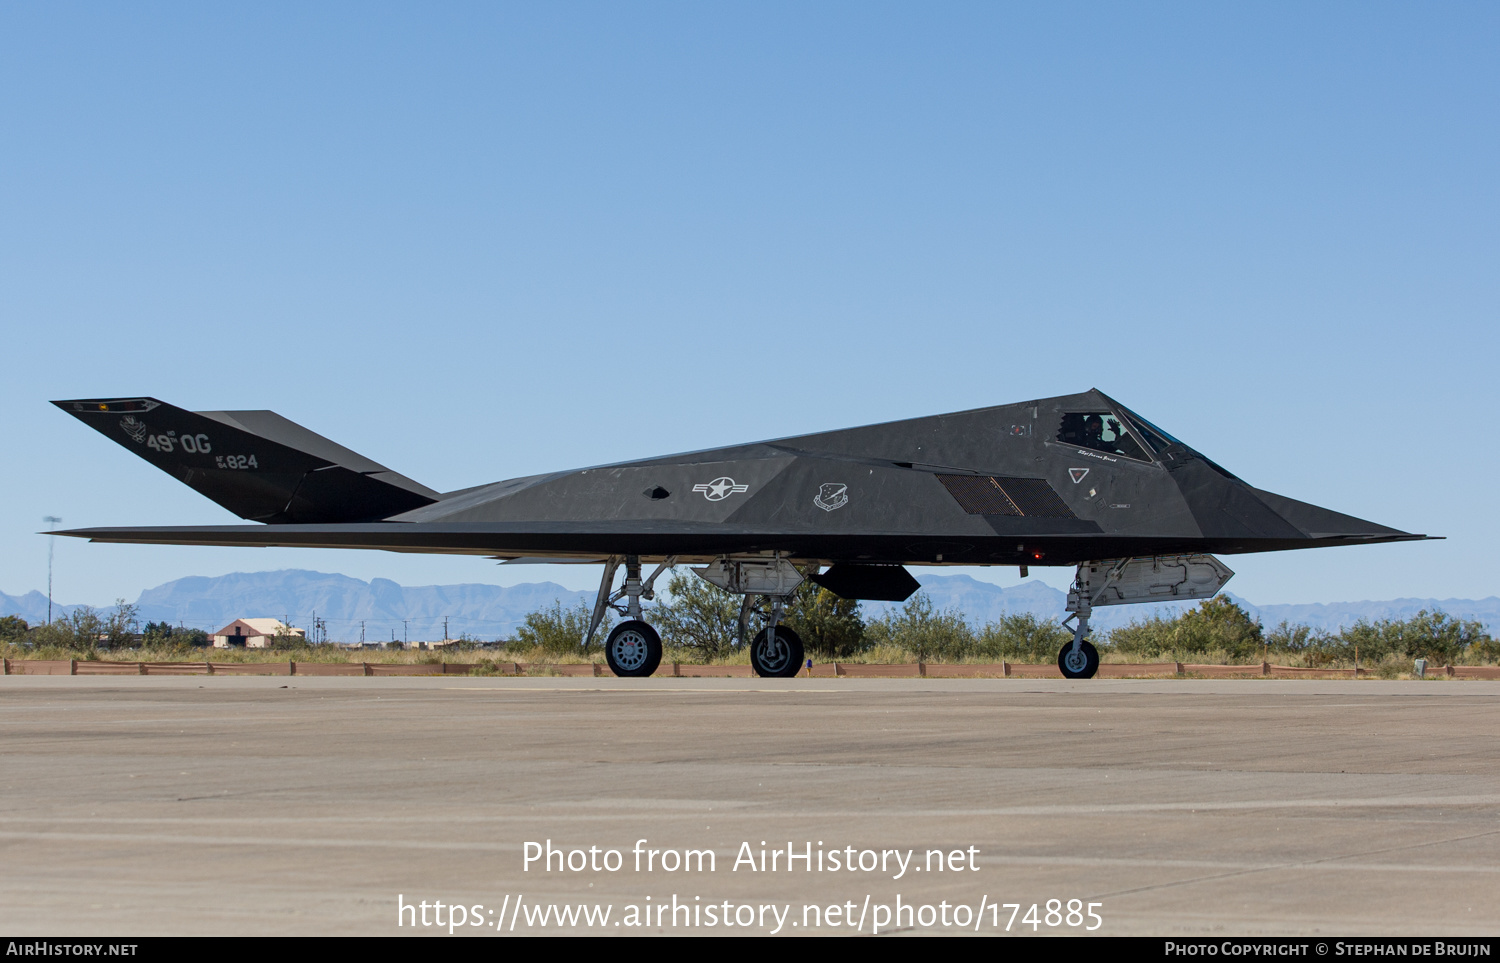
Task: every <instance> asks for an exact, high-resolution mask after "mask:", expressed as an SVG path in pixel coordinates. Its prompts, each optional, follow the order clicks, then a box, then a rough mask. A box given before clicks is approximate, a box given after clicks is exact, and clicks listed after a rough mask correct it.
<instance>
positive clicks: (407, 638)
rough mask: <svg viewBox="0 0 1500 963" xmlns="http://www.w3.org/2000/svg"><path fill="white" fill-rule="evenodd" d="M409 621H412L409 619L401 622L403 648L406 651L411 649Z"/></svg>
mask: <svg viewBox="0 0 1500 963" xmlns="http://www.w3.org/2000/svg"><path fill="white" fill-rule="evenodd" d="M408 621H410V620H409V619H402V620H401V647H402V648H404V649H409V648H411V633H410V632H408V631H406V623H407V622H408Z"/></svg>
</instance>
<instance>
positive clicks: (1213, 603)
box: [1104, 595, 1263, 659]
mask: <svg viewBox="0 0 1500 963" xmlns="http://www.w3.org/2000/svg"><path fill="white" fill-rule="evenodd" d="M1104 641H1105V642H1106V643H1107V644H1108V645H1110V646H1113V647H1114V648H1116V649H1117V650H1119V651H1121V652H1125V653H1127V654H1130V655H1138V656H1144V657H1147V658H1157V657H1160V656H1161V655H1163V654H1165V653H1168V652H1173V653H1179V654H1187V655H1195V654H1200V653H1207V652H1209V651H1219V652H1223V653H1226V654H1227V655H1228V657H1229V658H1231V659H1243V658H1247V657H1249V656H1252V655H1258V654H1260V652H1261V646H1262V642H1263V638H1262V634H1261V627H1260V623H1259V622H1257V621H1255V620H1254V619H1252V618H1251V617H1250V616H1249V614H1248V613H1247V612H1246V611H1245V610H1244V609H1242V608H1240V607H1239V606H1238V605H1236V604H1235V603H1234V602H1232V601H1231V600H1229V599H1228V598H1225V597H1224V596H1222V595H1220V596H1217V597H1215V598H1211V599H1208V600H1207V601H1205V602H1202V603H1200V604H1199V605H1196V606H1194V607H1193V608H1191V609H1188V610H1187V611H1186V612H1183V613H1182V614H1181V615H1179V616H1177V617H1176V618H1172V619H1167V618H1163V617H1161V616H1159V615H1157V616H1153V617H1152V618H1150V619H1144V620H1137V621H1132V622H1131V623H1130V624H1129V625H1125V626H1122V627H1120V628H1118V629H1115V630H1114V631H1112V632H1110V633H1109V635H1108V637H1107V638H1106V639H1105V640H1104Z"/></svg>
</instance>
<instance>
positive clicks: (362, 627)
mask: <svg viewBox="0 0 1500 963" xmlns="http://www.w3.org/2000/svg"><path fill="white" fill-rule="evenodd" d="M364 645H365V620H364V619H360V620H359V646H360V648H364Z"/></svg>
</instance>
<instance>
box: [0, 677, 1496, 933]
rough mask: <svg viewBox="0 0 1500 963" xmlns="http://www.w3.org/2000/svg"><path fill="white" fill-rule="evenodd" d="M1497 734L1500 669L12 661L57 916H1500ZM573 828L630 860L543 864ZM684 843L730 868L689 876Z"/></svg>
mask: <svg viewBox="0 0 1500 963" xmlns="http://www.w3.org/2000/svg"><path fill="white" fill-rule="evenodd" d="M1497 736H1500V685H1497V684H1495V683H1491V682H1461V681H1430V682H1380V681H1360V682H1354V681H1323V682H1317V681H1300V680H1297V681H1292V680H1289V681H1280V680H1244V681H1231V680H1224V681H1199V680H1163V681H1147V680H1095V681H1090V682H1063V681H1043V680H1016V679H996V680H956V679H955V680H920V679H909V680H907V679H902V680H894V679H893V680H876V679H869V680H854V679H795V680H775V681H772V680H728V679H644V680H621V679H505V678H489V679H486V678H466V677H442V678H353V679H348V678H302V677H290V678H287V677H202V676H199V677H177V678H162V677H150V676H147V677H142V678H123V679H122V678H88V677H81V678H74V677H46V676H8V677H3V678H0V805H3V812H4V820H3V823H0V866H3V870H4V871H3V872H0V906H3V907H4V910H3V914H4V917H3V918H4V919H5V920H6V923H7V924H8V925H7V927H6V928H7V929H8V930H9V931H10V932H11V933H13V934H26V935H35V936H64V935H89V934H93V935H154V934H234V935H258V934H265V935H292V934H322V935H338V934H356V935H385V934H389V935H400V934H414V935H429V936H432V935H439V934H441V935H443V936H447V935H448V923H450V922H451V921H452V920H451V918H452V917H456V916H457V911H454V910H452V909H451V906H452V904H462V905H463V906H464V907H465V910H464V916H463V921H462V924H461V925H458V926H456V927H455V933H459V932H462V933H465V934H468V935H494V934H496V933H497V932H499V933H502V934H508V933H510V932H512V930H511V929H510V928H509V927H510V926H511V925H512V920H514V927H515V928H514V932H515V933H516V934H520V933H523V932H531V933H564V932H594V933H601V934H621V935H623V934H637V933H656V932H665V933H685V934H687V933H691V934H732V935H742V934H750V933H769V932H771V931H773V930H775V929H776V927H777V921H778V919H780V921H781V922H780V930H779V932H780V933H781V934H783V935H785V934H808V933H819V934H825V935H854V934H856V933H865V934H868V933H870V932H871V931H872V930H874V929H878V930H879V931H881V932H897V933H902V932H907V933H909V932H955V933H958V932H967V933H974V932H978V933H980V934H991V933H1001V934H1004V933H1005V932H1006V926H1007V924H1008V925H1009V931H1010V933H1011V934H1012V935H1015V934H1020V935H1031V934H1032V933H1033V931H1034V930H1033V926H1032V924H1031V923H1029V922H1026V919H1025V917H1026V915H1027V914H1028V911H1029V910H1030V907H1031V906H1032V905H1033V904H1036V905H1037V911H1036V914H1035V917H1034V918H1035V919H1036V921H1037V922H1036V926H1035V932H1038V933H1041V934H1054V935H1062V934H1074V935H1083V934H1084V933H1086V932H1087V927H1091V926H1096V925H1097V929H1095V930H1094V932H1096V933H1100V934H1112V935H1157V936H1171V935H1184V936H1187V935H1209V936H1231V935H1248V934H1285V935H1294V934H1305V935H1309V936H1314V937H1317V936H1324V937H1337V936H1340V935H1409V936H1418V935H1435V936H1447V937H1462V936H1466V935H1469V936H1478V935H1487V936H1493V935H1495V934H1497V933H1500V899H1497V897H1500V819H1497V817H1500V753H1497V751H1496V750H1497V745H1496V739H1497ZM548 840H550V841H551V845H552V846H553V847H555V848H558V849H562V850H565V851H567V850H575V849H576V850H580V851H581V852H580V855H577V856H573V857H572V859H573V865H574V867H578V866H579V862H580V860H587V861H591V862H592V863H594V864H595V865H598V864H599V863H600V861H601V860H602V861H604V862H608V861H609V860H611V859H613V858H616V857H612V856H611V855H610V851H611V850H615V851H617V852H618V857H617V858H618V860H619V868H618V869H617V870H616V871H610V870H609V869H607V868H605V867H604V866H603V865H598V868H597V869H596V868H594V867H593V866H589V867H588V868H577V869H575V870H573V871H570V870H568V869H566V868H559V864H560V863H566V859H567V857H563V858H561V859H558V858H554V860H553V862H552V871H550V872H549V871H547V870H546V869H545V867H544V865H543V863H544V860H537V861H535V862H533V863H532V864H531V865H530V866H529V868H527V867H526V864H525V856H526V854H527V848H526V844H527V843H528V842H533V843H537V844H541V845H545V843H546V841H548ZM638 840H644V841H645V842H643V843H640V844H639V845H638V843H637V841H638ZM763 841H764V842H763ZM789 842H790V843H791V846H792V850H793V852H794V853H795V854H796V855H797V856H798V857H799V858H798V859H797V860H795V861H794V862H793V863H792V867H793V868H792V870H791V871H790V872H788V871H787V865H788V864H787V861H786V850H787V847H788V843H789ZM747 844H748V845H747ZM591 847H592V848H593V849H594V852H592V853H591V852H590V849H591ZM809 847H810V848H809ZM636 848H639V849H640V850H641V856H639V857H637V856H636V855H635V854H634V850H635V849H636ZM690 849H691V850H710V851H712V853H713V857H712V859H713V863H714V866H713V869H712V870H711V871H710V870H709V869H708V868H707V867H706V866H705V867H704V868H703V869H702V870H701V871H699V869H698V867H697V866H696V865H694V866H692V867H691V868H690V869H683V868H681V866H680V865H679V866H678V867H677V868H676V869H675V871H672V870H671V869H669V868H664V867H663V862H671V861H672V860H673V859H674V858H675V859H677V860H678V861H679V862H680V860H681V858H682V857H681V854H682V852H683V851H685V850H690ZM763 849H764V850H765V851H766V855H765V860H766V868H765V869H764V870H762V869H761V866H760V861H761V859H762V855H761V851H762V850H763ZM651 850H656V851H657V853H656V855H655V856H650V855H649V854H650V852H651ZM776 850H779V852H780V854H779V856H776V857H774V858H775V860H776V864H775V867H774V870H773V869H772V868H771V866H770V863H771V860H772V859H773V856H772V851H776ZM669 851H671V852H672V853H675V857H674V855H669ZM835 851H836V857H831V856H830V853H834V852H835ZM865 851H869V853H870V854H871V855H868V856H863V855H862V854H863V853H864V852H865ZM908 851H909V852H910V856H909V857H908V859H909V862H908V865H907V870H906V872H905V873H904V874H902V875H901V876H900V878H894V877H896V876H897V872H898V867H899V863H900V860H901V857H902V856H903V855H904V854H906V853H908ZM804 852H808V853H810V854H811V860H810V861H809V862H810V863H811V869H810V870H809V869H806V868H804V863H803V862H802V860H801V858H800V857H801V856H802V854H803V853H804ZM819 853H821V854H822V858H823V866H822V868H821V870H820V869H819V866H818V862H817V861H818V859H819ZM934 853H936V861H934V855H933V854H934ZM637 858H639V859H642V860H646V859H649V860H650V862H651V865H650V868H649V869H647V867H646V865H645V863H644V862H643V863H642V864H641V868H640V869H639V870H637V869H636V867H635V860H636V859H637ZM698 858H699V859H706V858H707V857H703V856H700V857H698ZM835 858H836V859H837V861H838V863H839V865H840V868H839V869H834V868H833V866H832V864H833V861H834V859H835ZM861 858H863V859H864V861H865V865H866V866H870V865H872V864H874V863H877V862H883V863H884V866H883V868H882V867H878V866H877V867H875V868H872V869H868V870H866V869H861V868H860V867H859V861H860V860H861ZM747 860H753V861H754V863H755V866H754V868H752V867H751V865H750V863H749V862H747ZM851 860H852V861H853V862H854V863H855V864H856V865H855V869H854V870H853V871H849V870H846V869H843V868H842V866H843V864H844V863H846V862H848V861H851ZM674 895H675V899H676V905H677V907H679V909H677V910H676V913H675V923H674V922H673V918H672V917H673V915H674V913H673V899H674ZM898 896H899V900H900V905H901V906H905V907H907V909H906V910H904V911H903V910H901V909H899V907H898V903H897V900H898ZM647 897H650V901H649V904H648V902H647ZM1053 899H1056V900H1059V901H1060V904H1059V905H1060V911H1059V912H1058V913H1057V914H1055V918H1056V920H1057V922H1056V924H1055V925H1049V922H1050V920H1049V917H1048V915H1047V901H1048V900H1053ZM1070 900H1078V901H1079V902H1078V903H1077V904H1074V905H1075V906H1076V907H1078V908H1079V911H1078V913H1077V914H1076V917H1075V918H1076V922H1074V919H1073V918H1070V917H1069V916H1068V901H1070ZM423 902H425V903H428V904H429V907H428V909H427V910H426V916H427V919H428V921H429V925H427V926H423V925H422V924H421V922H420V920H419V919H418V916H419V915H420V913H421V912H422V911H421V910H420V909H417V910H413V911H411V912H409V913H402V912H399V911H398V910H399V905H400V904H401V903H404V904H408V905H411V906H414V907H416V906H418V904H420V903H423ZM434 902H441V903H442V904H443V911H442V912H439V911H438V910H436V909H435V908H433V907H432V906H431V904H433V903H434ZM554 903H556V904H562V905H566V906H569V907H573V906H577V905H578V904H580V903H582V904H585V905H587V906H589V907H593V906H595V905H597V906H599V907H601V910H602V908H603V907H605V906H608V907H609V908H610V912H611V916H610V917H609V919H608V920H607V921H606V922H604V923H603V924H602V925H600V924H598V923H597V922H596V925H594V926H592V927H591V926H588V925H587V924H586V923H585V922H584V921H583V920H581V919H580V920H578V921H570V920H568V919H567V918H565V919H564V921H563V923H562V924H561V925H559V924H558V922H557V920H556V918H554V917H550V916H549V919H548V922H547V923H546V925H543V924H542V923H540V922H539V921H537V920H536V916H535V914H536V913H537V912H540V911H541V908H543V907H546V908H547V911H548V912H549V913H551V912H552V908H551V907H552V904H554ZM663 903H665V904H666V907H667V908H666V911H665V915H663V916H661V917H658V916H657V912H658V911H657V909H656V908H657V907H661V906H662V905H663ZM997 904H1018V905H1019V907H1020V908H1019V909H1017V910H1015V911H1014V917H1013V915H1012V914H1013V911H1012V910H1011V909H1009V908H1005V909H999V910H996V909H994V907H995V906H996V905H997ZM1089 904H1099V905H1096V906H1093V907H1092V909H1093V911H1094V913H1095V914H1096V917H1089V916H1087V915H1086V910H1087V909H1088V907H1089ZM648 905H649V906H650V907H651V909H649V910H648V909H647V906H648ZM709 906H713V907H714V911H713V913H712V916H713V919H714V920H716V921H717V922H715V923H714V924H713V925H709V922H708V920H709V916H710V913H709V912H708V911H707V908H708V907H709ZM518 907H519V909H518ZM631 907H634V909H635V914H636V915H635V923H634V924H632V922H631V921H630V917H629V915H628V914H629V913H630V910H631ZM743 907H750V908H751V909H750V914H749V915H750V916H751V917H753V918H754V919H753V921H752V922H746V913H745V910H744V909H743ZM767 907H770V908H771V909H770V913H769V916H768V915H767ZM882 908H884V910H885V918H884V919H883V920H882V919H881V911H882ZM689 909H691V910H692V912H689V911H688V910H689ZM976 911H977V913H976ZM778 913H780V914H781V915H780V916H779V917H778ZM528 914H529V915H530V916H531V918H532V923H531V924H528V922H527V918H528ZM648 914H649V915H648ZM695 914H696V915H695ZM965 914H967V916H965ZM726 916H727V917H729V919H730V921H731V922H733V923H734V924H735V925H733V926H729V925H726V924H725V923H724V922H723V920H724V918H725V917H726ZM976 916H977V919H976ZM643 918H645V919H646V920H647V921H648V922H647V923H646V924H645V925H639V924H642V921H643ZM438 919H441V920H442V923H443V925H441V926H439V925H433V924H435V923H436V921H437V920H438ZM476 919H477V920H478V921H479V922H481V923H482V924H483V925H480V926H473V925H469V924H470V923H472V922H473V921H474V920H476ZM1096 920H1097V924H1096ZM398 921H399V922H400V924H401V925H399V926H398ZM497 922H498V924H499V925H498V926H497V925H496V923H497Z"/></svg>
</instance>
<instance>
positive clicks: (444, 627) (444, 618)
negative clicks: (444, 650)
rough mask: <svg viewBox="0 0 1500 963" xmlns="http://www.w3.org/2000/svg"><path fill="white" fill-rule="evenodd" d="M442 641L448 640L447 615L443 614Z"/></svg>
mask: <svg viewBox="0 0 1500 963" xmlns="http://www.w3.org/2000/svg"><path fill="white" fill-rule="evenodd" d="M443 641H444V642H447V641H448V616H446V615H445V616H443Z"/></svg>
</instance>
